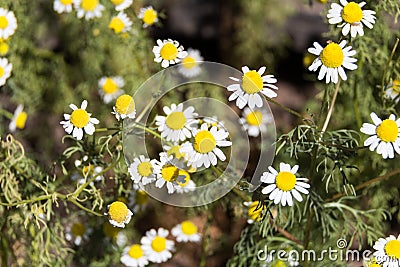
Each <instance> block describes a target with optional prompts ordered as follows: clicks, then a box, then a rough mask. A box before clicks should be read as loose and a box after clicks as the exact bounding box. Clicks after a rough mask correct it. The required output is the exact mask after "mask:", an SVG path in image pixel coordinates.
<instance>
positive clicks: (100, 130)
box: [95, 127, 121, 133]
mask: <svg viewBox="0 0 400 267" xmlns="http://www.w3.org/2000/svg"><path fill="white" fill-rule="evenodd" d="M116 130H118V131H120V130H121V128H118V127H112V128H98V129H96V130H95V132H96V133H100V132H108V131H116Z"/></svg>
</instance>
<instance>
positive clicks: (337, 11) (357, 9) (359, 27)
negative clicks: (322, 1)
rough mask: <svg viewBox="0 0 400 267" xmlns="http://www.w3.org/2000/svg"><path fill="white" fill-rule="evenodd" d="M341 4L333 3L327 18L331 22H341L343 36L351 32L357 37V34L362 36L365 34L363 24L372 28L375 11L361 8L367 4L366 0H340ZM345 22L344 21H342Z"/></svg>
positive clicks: (352, 35)
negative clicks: (362, 0) (354, 0)
mask: <svg viewBox="0 0 400 267" xmlns="http://www.w3.org/2000/svg"><path fill="white" fill-rule="evenodd" d="M340 4H341V5H339V4H338V3H332V5H331V9H329V11H328V14H327V18H328V22H329V24H339V23H340V24H339V27H343V28H342V34H343V36H346V35H347V34H349V32H350V35H351V37H356V36H357V34H358V35H360V36H363V35H364V29H363V25H365V26H367V27H368V28H370V29H372V28H373V27H374V26H373V24H374V23H375V16H374V14H375V11H372V10H362V9H361V8H362V7H364V6H365V5H366V3H365V2H361V3H356V2H347V1H346V0H340ZM342 22H343V23H342Z"/></svg>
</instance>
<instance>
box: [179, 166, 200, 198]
mask: <svg viewBox="0 0 400 267" xmlns="http://www.w3.org/2000/svg"><path fill="white" fill-rule="evenodd" d="M176 183H177V184H176V185H175V190H176V193H178V194H183V193H189V192H193V191H194V190H195V189H196V184H195V182H193V180H192V179H190V174H189V172H187V171H185V170H182V169H180V170H179V173H178V178H176Z"/></svg>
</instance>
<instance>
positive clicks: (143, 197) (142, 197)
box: [135, 189, 149, 205]
mask: <svg viewBox="0 0 400 267" xmlns="http://www.w3.org/2000/svg"><path fill="white" fill-rule="evenodd" d="M148 201H149V195H147V193H146V192H145V191H143V190H140V189H138V190H136V194H135V202H136V204H138V205H144V204H146V203H147V202H148Z"/></svg>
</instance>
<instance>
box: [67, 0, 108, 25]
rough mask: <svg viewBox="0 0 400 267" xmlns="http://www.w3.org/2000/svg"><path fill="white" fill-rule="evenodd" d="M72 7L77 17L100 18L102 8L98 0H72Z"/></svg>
mask: <svg viewBox="0 0 400 267" xmlns="http://www.w3.org/2000/svg"><path fill="white" fill-rule="evenodd" d="M74 7H75V9H76V10H77V11H78V13H77V16H78V18H83V17H85V19H86V20H89V19H93V18H100V17H101V15H102V12H103V10H104V6H103V5H102V4H100V1H99V0H74Z"/></svg>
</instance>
